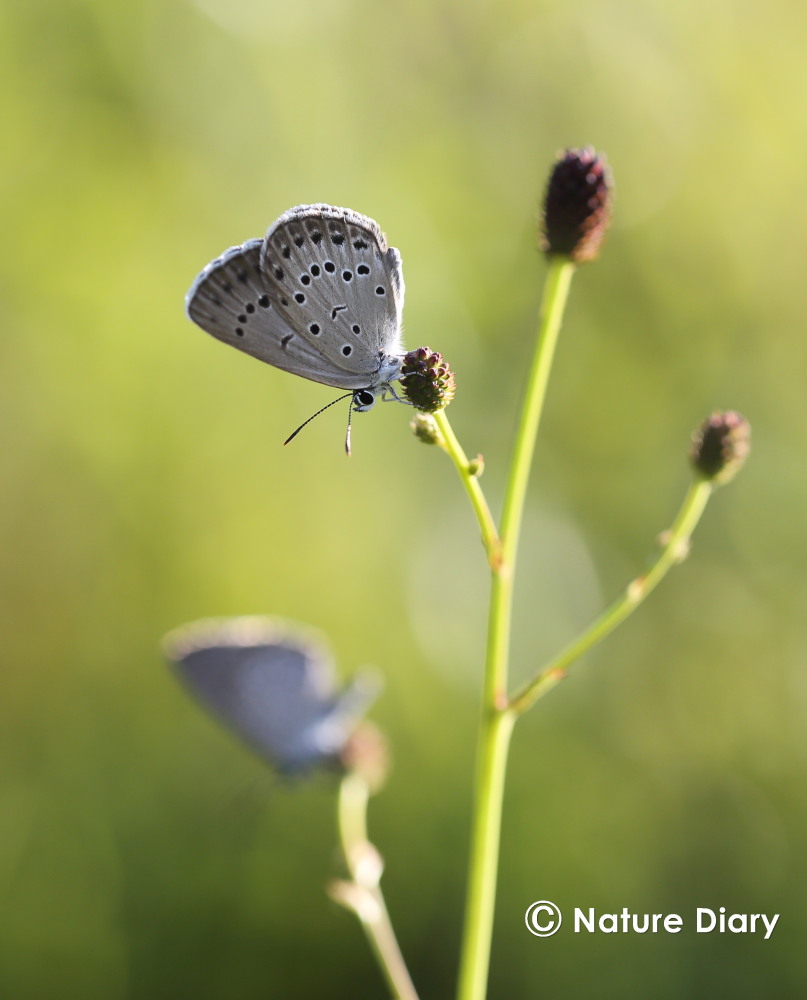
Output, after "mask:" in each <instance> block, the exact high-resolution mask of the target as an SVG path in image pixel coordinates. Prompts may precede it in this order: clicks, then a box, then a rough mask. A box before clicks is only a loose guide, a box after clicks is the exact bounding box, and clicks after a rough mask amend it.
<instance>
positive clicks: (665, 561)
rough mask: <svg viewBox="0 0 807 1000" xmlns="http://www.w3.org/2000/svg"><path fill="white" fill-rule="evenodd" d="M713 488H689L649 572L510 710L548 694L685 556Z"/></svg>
mask: <svg viewBox="0 0 807 1000" xmlns="http://www.w3.org/2000/svg"><path fill="white" fill-rule="evenodd" d="M713 489H714V487H713V485H712V483H711V482H709V481H708V480H703V479H700V480H698V481H697V482H695V483H693V484H692V486H690V488H689V490H688V492H687V495H686V497H685V498H684V501H683V503H682V504H681V508H680V510H679V511H678V514H677V515H676V518H675V521H674V522H673V525H672V527H671V528H670V529H669V531H668V532H666V533H665V542H664V547H663V548H662V550H661V552H660V553H659V555H658V558H657V559H656V561H655V562H654V563H653V565H652V566H651V568H650V569H649V570H648V571H647V572H646V573H643V574H642V575H641V576H637V577H636V579H635V580H632V581H631V582H630V583H629V584H628V586H627V587H626V588H625V591H624V593H623V594H622V596H621V597H619V598H617V600H616V601H614V602H613V604H612V605H611V606H610V607H609V608H606V610H605V611H604V612H603V613H602V614H601V615H600V616H599V618H597V619H596V621H594V622H593V623H592V624H591V625H590V626H589V628H587V629H586V631H585V632H583V634H582V635H580V636H578V638H577V639H575V640H574V642H572V643H571V644H570V645H569V646H567V647H566V648H565V649H564V650H563V651H562V652H560V653H559V654H558V655H557V656H556V657H555V659H553V660H552V661H551V662H550V663H549V664H548V665H547V666H546V667H544V669H543V670H541V671H539V673H538V674H536V676H535V677H534V678H533V680H531V681H530V682H529V683H528V684H527V685H525V687H524V688H522V690H521V691H519V692H518V693H516V694H515V695H514V696H513V698H512V699H511V700H510V707H511V709H512V710H513V712H515V713H516V714H517V715H520V714H521V713H522V712H525V711H526V710H527V709H528V708H530V706H531V705H533V704H534V703H535V702H536V701H537V700H538V699H539V698H540V697H542V696H543V695H545V694H546V693H547V692H548V691H550V690H551V689H552V688H553V687H554V686H555V685H556V684H557V683H558V682H559V681H560V680H562V678H563V677H564V676H565V674H566V670H567V668H568V667H569V665H570V664H571V663H573V662H574V661H575V660H577V659H578V658H579V657H581V656H582V655H583V654H584V653H586V652H588V650H589V649H591V647H592V646H595V645H596V644H597V643H598V642H601V641H602V640H603V639H604V638H605V637H606V636H607V635H609V634H610V633H611V632H613V630H614V629H615V628H616V627H617V625H619V624H621V623H622V622H623V621H624V620H625V619H626V618H627V617H628V615H630V614H632V613H633V612H634V611H635V610H636V608H638V607H639V605H640V604H641V603H642V601H643V600H644V599H645V598H646V597H647V595H648V594H649V593H650V592H651V590H653V589H654V588H655V587H656V586H657V585H658V584H659V583H660V581H661V580H662V579H663V578H664V576H666V574H667V573H668V572H669V570H670V569H671V568H672V567H673V566H674V565H675V564H676V563H678V562H681V560H682V559H683V558H684V557H685V556H686V554H687V551H688V547H689V539H690V537H691V535H692V532H693V531H694V530H695V526H696V525H697V523H698V521H699V520H700V517H701V514H703V511H704V508H705V507H706V504H707V502H708V500H709V497H710V496H711V495H712V491H713Z"/></svg>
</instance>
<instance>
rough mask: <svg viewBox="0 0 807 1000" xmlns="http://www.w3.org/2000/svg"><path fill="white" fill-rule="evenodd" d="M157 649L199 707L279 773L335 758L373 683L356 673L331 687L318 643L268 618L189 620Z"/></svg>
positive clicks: (373, 691) (327, 661)
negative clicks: (345, 683)
mask: <svg viewBox="0 0 807 1000" xmlns="http://www.w3.org/2000/svg"><path fill="white" fill-rule="evenodd" d="M164 651H165V654H166V657H167V659H168V660H169V661H170V662H171V663H173V665H174V667H175V669H176V671H177V673H178V674H179V676H180V678H181V679H182V681H183V682H184V683H185V685H186V687H187V688H188V689H189V690H190V691H191V693H192V694H193V695H194V696H195V697H196V698H197V699H198V700H199V701H200V702H201V703H202V704H203V705H204V707H205V708H206V709H208V711H209V712H211V713H212V714H213V715H214V716H215V717H216V718H218V720H219V721H220V722H222V723H224V724H225V725H226V726H227V727H228V728H229V729H231V730H233V731H234V732H235V733H237V734H238V735H239V736H240V737H241V738H242V739H243V740H245V741H246V742H247V743H248V744H250V745H251V746H252V747H253V749H255V750H257V751H258V753H260V754H261V756H263V757H265V758H266V759H267V760H269V762H270V763H272V764H273V765H274V766H275V767H276V768H277V769H278V770H279V771H281V772H284V773H292V772H295V771H302V770H306V769H308V768H310V767H311V766H313V765H315V764H318V763H328V762H330V761H332V760H333V759H334V758H336V757H337V756H338V754H339V752H340V750H341V749H342V748H343V747H344V745H345V743H346V742H347V740H348V739H349V737H350V735H351V733H352V732H353V730H354V728H355V727H356V724H357V723H358V721H359V720H360V719H361V717H362V715H363V714H364V712H365V711H366V710H367V707H368V706H369V705H370V703H371V702H372V701H373V700H374V699H375V697H376V695H377V694H378V690H379V686H380V685H379V682H378V678H377V676H376V675H375V674H374V673H372V672H364V673H360V674H357V675H356V676H355V677H354V678H353V680H352V681H351V682H350V684H348V686H347V687H346V688H344V689H343V690H342V691H338V690H337V689H336V682H335V671H334V664H333V660H332V657H331V656H330V653H329V652H328V650H327V649H326V648H325V647H324V646H323V645H322V643H321V642H319V641H318V640H317V639H316V638H314V637H312V635H311V633H310V632H308V631H307V630H304V629H302V628H301V627H299V626H292V625H291V624H289V623H287V622H281V621H279V620H276V619H272V618H262V617H245V618H222V619H216V618H212V619H207V620H203V621H199V622H194V623H192V624H191V625H185V626H183V627H182V628H179V629H177V630H175V631H174V632H172V633H170V634H169V635H168V636H167V637H166V639H165V641H164Z"/></svg>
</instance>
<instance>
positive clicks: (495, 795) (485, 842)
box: [449, 256, 574, 1000]
mask: <svg viewBox="0 0 807 1000" xmlns="http://www.w3.org/2000/svg"><path fill="white" fill-rule="evenodd" d="M573 273H574V264H573V263H572V262H571V261H569V260H568V259H566V258H563V257H557V256H556V257H552V258H550V263H549V271H548V273H547V277H546V283H545V285H544V296H543V303H542V307H541V315H540V319H539V330H538V340H537V344H536V349H535V354H534V357H533V361H532V365H531V368H530V372H529V377H528V381H527V388H526V394H525V398H524V404H523V408H522V413H521V421H520V424H519V427H518V432H517V436H516V442H515V447H514V451H513V458H512V462H511V466H510V476H509V479H508V483H507V489H506V492H505V498H504V506H503V510H502V527H501V532H500V533H499V539H500V541H499V544H498V546H497V550H496V552H495V555H496V558H495V559H493V560H491V572H492V579H491V591H490V604H489V614H488V642H487V654H486V663H485V681H484V692H483V706H482V723H481V732H480V741H479V749H478V758H477V771H476V786H475V801H474V813H473V821H472V831H471V852H470V860H469V871H468V891H467V898H466V907H465V927H464V931H463V942H462V954H461V958H460V976H459V986H458V992H457V998H458V1000H484V997H485V994H486V991H487V980H488V969H489V966H490V946H491V937H492V932H493V914H494V908H495V902H496V878H497V869H498V856H499V838H500V831H501V813H502V801H503V796H504V776H505V770H506V766H507V751H508V747H509V742H510V734H511V732H512V728H513V722H514V721H515V718H516V716H515V715H514V714H513V713H512V712H511V711H510V710H509V706H508V703H507V666H508V657H509V648H510V620H511V616H512V600H513V579H514V573H515V560H516V552H517V549H518V537H519V532H520V528H521V520H522V514H523V509H524V500H525V497H526V493H527V483H528V481H529V473H530V466H531V464H532V456H533V453H534V450H535V439H536V436H537V433H538V425H539V423H540V419H541V412H542V409H543V403H544V399H545V397H546V387H547V382H548V379H549V372H550V369H551V366H552V359H553V356H554V353H555V344H556V343H557V336H558V332H559V330H560V324H561V319H562V317H563V310H564V307H565V304H566V299H567V297H568V292H569V286H570V283H571V279H572V275H573ZM450 453H451V452H450V451H449V454H450ZM452 457H453V456H452ZM455 461H456V459H455Z"/></svg>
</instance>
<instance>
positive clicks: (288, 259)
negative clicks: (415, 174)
mask: <svg viewBox="0 0 807 1000" xmlns="http://www.w3.org/2000/svg"><path fill="white" fill-rule="evenodd" d="M403 300H404V280H403V271H402V267H401V257H400V254H399V253H398V251H397V250H396V249H395V248H394V247H388V246H387V243H386V240H385V238H384V234H383V233H382V232H381V229H380V228H379V226H378V224H377V223H375V222H374V221H373V220H372V219H369V218H368V217H367V216H364V215H360V214H359V213H358V212H354V211H352V210H351V209H347V208H336V207H333V206H331V205H324V204H317V205H299V206H297V207H296V208H292V209H290V210H289V211H288V212H285V213H284V214H283V215H282V216H280V218H279V219H278V220H277V221H276V222H275V223H274V224H273V225H272V226H270V228H269V230H268V231H267V233H266V235H265V236H264V237H263V238H262V239H252V240H248V241H247V242H246V243H243V244H241V245H240V246H234V247H230V248H229V249H228V250H226V251H225V252H224V253H223V254H222V255H221V256H220V257H217V258H216V259H215V260H213V261H212V262H211V263H210V264H208V266H207V267H206V268H205V269H204V270H203V271H202V272H201V274H200V275H199V276H198V277H197V279H196V281H195V282H194V283H193V285H192V286H191V288H190V291H189V292H188V294H187V296H186V309H187V313H188V316H189V317H190V319H192V320H193V322H195V323H196V324H198V325H199V326H200V327H202V329H203V330H205V331H207V332H208V333H210V334H211V335H212V336H214V337H216V338H217V339H218V340H221V341H223V342H224V343H227V344H230V345H231V346H233V347H236V348H238V349H239V350H241V351H244V352H245V353H247V354H250V355H252V356H253V357H255V358H258V359H259V360H260V361H264V362H266V363H267V364H270V365H272V366H273V367H275V368H280V369H282V370H283V371H288V372H291V373H292V374H294V375H300V376H302V377H303V378H307V379H310V380H311V381H313V382H320V383H322V384H323V385H328V386H332V387H333V388H336V389H344V390H346V391H347V392H349V393H352V394H353V403H352V406H353V409H355V410H359V411H361V410H368V409H370V407H371V406H372V405H373V404H374V403H375V400H376V398H377V397H378V396H379V395H380V394H381V393H383V392H384V390H385V389H386V388H387V387H388V386H389V384H390V383H391V382H392V381H394V380H395V379H397V378H398V377H399V376H400V372H401V359H402V356H403V348H402V345H401V315H402V310H403Z"/></svg>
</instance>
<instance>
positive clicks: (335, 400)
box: [283, 392, 353, 455]
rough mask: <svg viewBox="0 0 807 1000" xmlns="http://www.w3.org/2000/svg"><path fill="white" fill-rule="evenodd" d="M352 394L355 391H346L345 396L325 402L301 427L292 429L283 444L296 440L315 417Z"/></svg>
mask: <svg viewBox="0 0 807 1000" xmlns="http://www.w3.org/2000/svg"><path fill="white" fill-rule="evenodd" d="M352 395H353V393H352V392H346V393H345V394H344V396H338V397H337V398H336V399H332V400H331V401H330V403H326V404H325V406H323V407H322V409H320V410H317V412H316V413H312V414H311V416H310V417H309V418H308V420H304V421H303V422H302V423H301V424H300V426H299V427H298V428H297V430H296V431H292V433H291V434H289V436H288V437H287V438H286V440H285V441H284V442H283V444H284V445H286V444H288V443H289V442H290V441H293V440H294V439H295V438H296V437H297V435H298V434H299V433H300V431H301V430H302V429H303V427H305V426H306V425H307V424H310V423H311V421H312V420H313V419H314V417H318V416H319V415H320V413H324V412H325V411H326V410H327V409H328V407H329V406H333V405H334V403H341V401H342V400H343V399H347V397H348V396H352ZM350 405H351V409H352V408H353V404H352V403H351V404H350ZM348 423H349V421H348ZM349 433H350V432H349V430H348V434H349ZM349 454H350V450H348V455H349Z"/></svg>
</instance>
